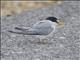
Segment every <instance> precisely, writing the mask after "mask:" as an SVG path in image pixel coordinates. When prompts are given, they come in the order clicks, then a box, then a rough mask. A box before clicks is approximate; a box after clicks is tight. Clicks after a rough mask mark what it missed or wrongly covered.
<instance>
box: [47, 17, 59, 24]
mask: <svg viewBox="0 0 80 60" xmlns="http://www.w3.org/2000/svg"><path fill="white" fill-rule="evenodd" d="M46 20H50V21H52V22H56V23H58V21H57V18H56V17H47V18H46Z"/></svg>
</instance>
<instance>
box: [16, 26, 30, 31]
mask: <svg viewBox="0 0 80 60" xmlns="http://www.w3.org/2000/svg"><path fill="white" fill-rule="evenodd" d="M29 28H30V27H29ZM29 28H19V27H15V29H17V30H22V31H25V30H29Z"/></svg>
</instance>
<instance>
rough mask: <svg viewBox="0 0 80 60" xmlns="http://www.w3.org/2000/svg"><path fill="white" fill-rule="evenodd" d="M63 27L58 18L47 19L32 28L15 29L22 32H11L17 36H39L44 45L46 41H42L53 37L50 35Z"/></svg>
mask: <svg viewBox="0 0 80 60" xmlns="http://www.w3.org/2000/svg"><path fill="white" fill-rule="evenodd" d="M61 25H62V26H63V23H61V22H60V20H59V19H57V18H56V17H47V18H46V19H44V20H42V21H39V22H37V23H35V24H34V25H33V26H32V27H30V28H19V27H15V29H17V30H20V31H10V30H9V32H11V33H16V34H23V35H36V36H39V42H41V41H42V42H43V43H44V42H45V40H41V39H44V38H46V37H48V36H51V35H50V34H52V33H53V32H55V29H56V27H57V26H61ZM43 37H44V38H43Z"/></svg>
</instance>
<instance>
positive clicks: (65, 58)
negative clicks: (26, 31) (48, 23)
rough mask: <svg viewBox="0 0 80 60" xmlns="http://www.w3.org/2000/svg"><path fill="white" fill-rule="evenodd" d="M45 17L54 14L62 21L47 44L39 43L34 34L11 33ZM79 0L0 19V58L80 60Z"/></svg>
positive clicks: (10, 59)
mask: <svg viewBox="0 0 80 60" xmlns="http://www.w3.org/2000/svg"><path fill="white" fill-rule="evenodd" d="M48 16H56V17H57V18H61V19H63V20H64V22H65V27H64V28H59V29H57V30H56V32H55V33H54V34H53V37H50V38H49V40H48V42H50V43H47V44H38V43H36V41H37V40H38V39H37V38H36V37H35V36H27V35H26V36H23V35H18V34H12V33H9V32H7V30H14V27H15V26H18V27H29V26H32V25H33V24H34V23H35V22H37V21H39V20H42V19H45V18H46V17H48ZM79 16H80V1H64V2H63V3H62V4H59V5H54V6H48V7H45V8H40V9H35V10H31V11H27V12H23V13H21V14H20V15H15V16H10V17H2V19H1V59H2V60H79V58H80V56H79V55H80V54H79V53H80V51H79V48H80V17H79Z"/></svg>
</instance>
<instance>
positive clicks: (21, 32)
mask: <svg viewBox="0 0 80 60" xmlns="http://www.w3.org/2000/svg"><path fill="white" fill-rule="evenodd" d="M8 32H10V33H16V34H23V35H26V33H25V32H23V31H20V32H16V31H10V30H8Z"/></svg>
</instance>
